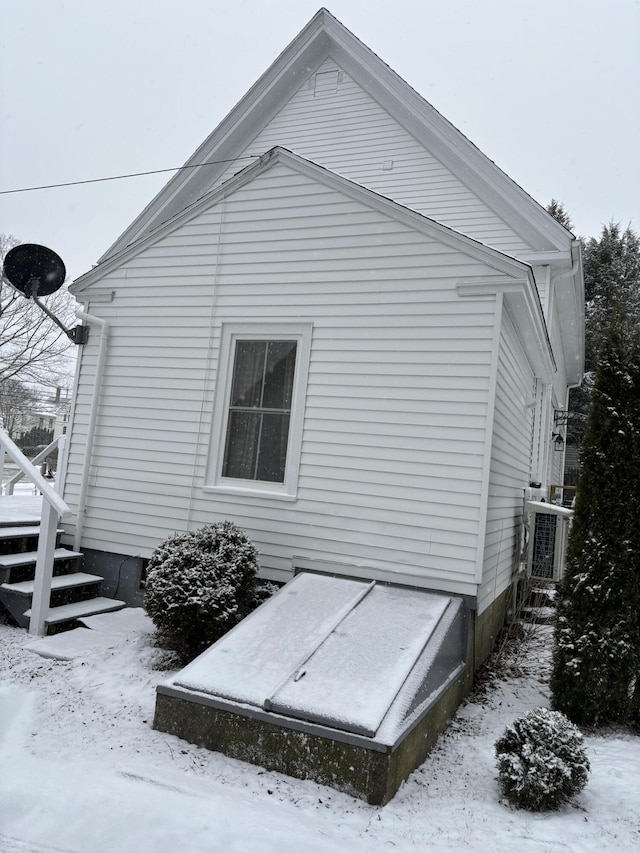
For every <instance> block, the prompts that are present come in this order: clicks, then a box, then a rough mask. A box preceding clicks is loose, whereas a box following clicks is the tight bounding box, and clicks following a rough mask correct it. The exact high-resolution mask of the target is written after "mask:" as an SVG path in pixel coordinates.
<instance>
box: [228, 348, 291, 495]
mask: <svg viewBox="0 0 640 853" xmlns="http://www.w3.org/2000/svg"><path fill="white" fill-rule="evenodd" d="M297 346H298V345H297V341H241V340H239V341H236V346H235V354H234V361H233V374H232V381H231V382H232V384H231V399H230V401H229V413H228V416H227V434H226V438H225V449H224V458H223V463H222V476H223V477H236V478H240V479H242V480H264V481H265V482H268V483H283V482H284V470H285V464H286V461H287V444H288V440H289V420H290V417H291V399H292V396H293V375H294V371H295V366H296V350H297Z"/></svg>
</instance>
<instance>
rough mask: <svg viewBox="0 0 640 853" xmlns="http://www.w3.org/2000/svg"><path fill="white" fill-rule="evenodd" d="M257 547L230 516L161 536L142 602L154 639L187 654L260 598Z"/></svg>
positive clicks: (190, 655)
mask: <svg viewBox="0 0 640 853" xmlns="http://www.w3.org/2000/svg"><path fill="white" fill-rule="evenodd" d="M257 568H258V552H257V549H256V547H255V546H254V545H253V543H252V542H251V541H250V540H249V539H248V538H247V536H246V534H245V533H244V532H243V531H242V530H240V529H239V528H238V527H236V526H235V524H233V523H232V522H230V521H223V522H219V523H217V524H209V525H206V526H205V527H201V528H200V529H199V530H195V531H193V532H191V533H176V534H175V535H173V536H170V537H169V538H168V539H166V540H165V541H164V542H162V543H161V544H160V545H159V546H158V547H157V548H156V550H155V552H154V553H153V555H152V557H151V560H150V561H149V565H148V567H147V581H146V586H145V608H146V610H147V613H148V614H149V616H150V617H151V619H152V620H153V623H154V624H155V626H156V628H157V629H158V633H159V637H160V641H161V642H162V643H163V644H165V645H167V646H169V647H170V648H172V649H175V650H176V651H177V652H178V653H179V655H180V657H181V658H182V659H183V660H185V661H186V660H191V659H192V658H194V657H195V656H196V655H198V654H200V652H202V651H204V649H206V648H208V647H209V646H210V645H211V644H212V643H215V642H216V640H219V639H220V637H222V636H223V634H225V633H226V632H227V631H228V630H229V629H230V628H233V626H234V625H236V624H237V623H238V622H240V620H241V619H243V618H244V617H245V616H246V615H247V614H248V613H249V612H250V611H251V610H253V609H254V607H256V606H257V604H258V603H260V598H259V596H258V594H257V592H256V571H257Z"/></svg>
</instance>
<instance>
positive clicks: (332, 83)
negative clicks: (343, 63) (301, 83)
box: [309, 70, 343, 98]
mask: <svg viewBox="0 0 640 853" xmlns="http://www.w3.org/2000/svg"><path fill="white" fill-rule="evenodd" d="M342 77H343V75H342V71H337V70H334V71H318V73H317V74H314V75H313V77H312V78H311V79H310V80H309V88H310V89H313V96H314V98H324V97H326V96H327V95H335V93H336V92H337V91H338V83H342Z"/></svg>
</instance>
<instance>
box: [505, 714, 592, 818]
mask: <svg viewBox="0 0 640 853" xmlns="http://www.w3.org/2000/svg"><path fill="white" fill-rule="evenodd" d="M495 748H496V755H497V757H498V781H499V783H500V787H501V789H502V792H503V794H504V795H505V797H506V798H507V799H508V800H509V802H511V803H513V805H515V806H518V808H523V809H529V810H530V811H547V810H550V809H557V808H558V807H559V806H560V805H562V803H564V802H566V801H567V800H568V799H570V798H571V797H573V796H574V795H575V794H577V793H578V792H579V791H581V790H582V789H583V788H584V786H585V785H586V784H587V778H588V775H589V769H590V766H589V759H588V758H587V756H586V753H585V751H584V738H583V736H582V733H581V732H580V731H579V730H578V729H577V728H576V727H575V726H574V725H573V723H571V722H570V721H569V720H568V719H567V718H566V717H565V715H564V714H561V713H560V712H559V711H550V710H548V709H547V708H536V709H534V710H533V711H530V712H529V713H528V714H525V715H524V717H520V718H519V719H517V720H516V721H515V722H514V723H513V725H511V726H508V727H507V729H506V730H505V733H504V734H503V736H502V737H501V738H500V739H499V740H498V741H496V745H495Z"/></svg>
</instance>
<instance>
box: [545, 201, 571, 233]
mask: <svg viewBox="0 0 640 853" xmlns="http://www.w3.org/2000/svg"><path fill="white" fill-rule="evenodd" d="M547 213H550V214H551V216H553V218H554V219H555V220H556V221H557V222H559V223H560V225H564V227H565V228H566V229H567V231H573V222H572V221H571V217H570V216H569V214H568V213H567V211H566V208H565V206H564V204H563V203H562V202H561V201H558V199H557V198H552V199H551V201H550V202H549V204H548V205H547Z"/></svg>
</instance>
